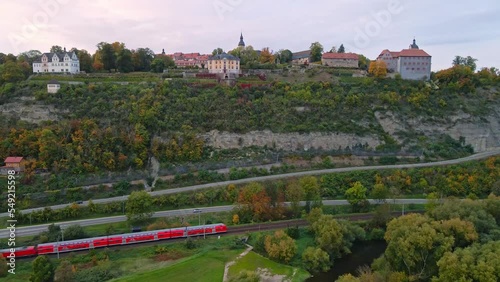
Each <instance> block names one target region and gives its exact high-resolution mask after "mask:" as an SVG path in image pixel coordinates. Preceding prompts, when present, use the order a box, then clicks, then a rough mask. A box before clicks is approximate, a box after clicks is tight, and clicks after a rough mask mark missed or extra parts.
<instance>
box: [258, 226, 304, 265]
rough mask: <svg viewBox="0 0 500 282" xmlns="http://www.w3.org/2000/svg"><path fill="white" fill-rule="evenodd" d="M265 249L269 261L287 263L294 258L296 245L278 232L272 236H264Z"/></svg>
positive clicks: (288, 237) (282, 233)
mask: <svg viewBox="0 0 500 282" xmlns="http://www.w3.org/2000/svg"><path fill="white" fill-rule="evenodd" d="M265 249H266V252H267V254H268V255H269V257H270V258H271V259H274V260H277V261H282V262H285V263H288V262H289V261H290V260H291V259H292V258H293V257H294V256H295V253H296V251H297V245H296V244H295V240H293V239H292V238H290V236H288V235H287V234H286V233H285V232H284V231H283V230H280V231H276V232H275V233H274V235H273V236H270V235H268V236H266V239H265Z"/></svg>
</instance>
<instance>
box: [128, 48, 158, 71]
mask: <svg viewBox="0 0 500 282" xmlns="http://www.w3.org/2000/svg"><path fill="white" fill-rule="evenodd" d="M154 58H155V53H154V52H153V50H151V49H149V48H139V49H137V50H135V51H132V61H133V62H134V70H135V71H150V69H151V62H153V60H154Z"/></svg>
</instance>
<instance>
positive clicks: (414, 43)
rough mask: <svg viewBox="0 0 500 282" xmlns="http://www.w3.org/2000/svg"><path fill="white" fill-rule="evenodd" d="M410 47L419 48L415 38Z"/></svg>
mask: <svg viewBox="0 0 500 282" xmlns="http://www.w3.org/2000/svg"><path fill="white" fill-rule="evenodd" d="M410 49H418V45H417V41H416V40H415V38H413V44H412V45H410Z"/></svg>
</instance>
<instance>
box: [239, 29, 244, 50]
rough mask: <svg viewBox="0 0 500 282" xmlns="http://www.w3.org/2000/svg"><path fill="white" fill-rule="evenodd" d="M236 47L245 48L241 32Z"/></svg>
mask: <svg viewBox="0 0 500 282" xmlns="http://www.w3.org/2000/svg"><path fill="white" fill-rule="evenodd" d="M238 47H245V41H243V32H241V35H240V43H238Z"/></svg>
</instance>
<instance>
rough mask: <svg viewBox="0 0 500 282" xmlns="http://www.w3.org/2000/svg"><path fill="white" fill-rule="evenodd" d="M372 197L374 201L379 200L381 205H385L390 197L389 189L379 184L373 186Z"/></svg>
mask: <svg viewBox="0 0 500 282" xmlns="http://www.w3.org/2000/svg"><path fill="white" fill-rule="evenodd" d="M371 196H372V198H373V199H374V200H378V201H379V203H383V202H385V201H386V200H387V198H388V197H389V189H387V187H386V186H385V185H384V183H377V184H375V185H374V186H373V190H372V192H371Z"/></svg>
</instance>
